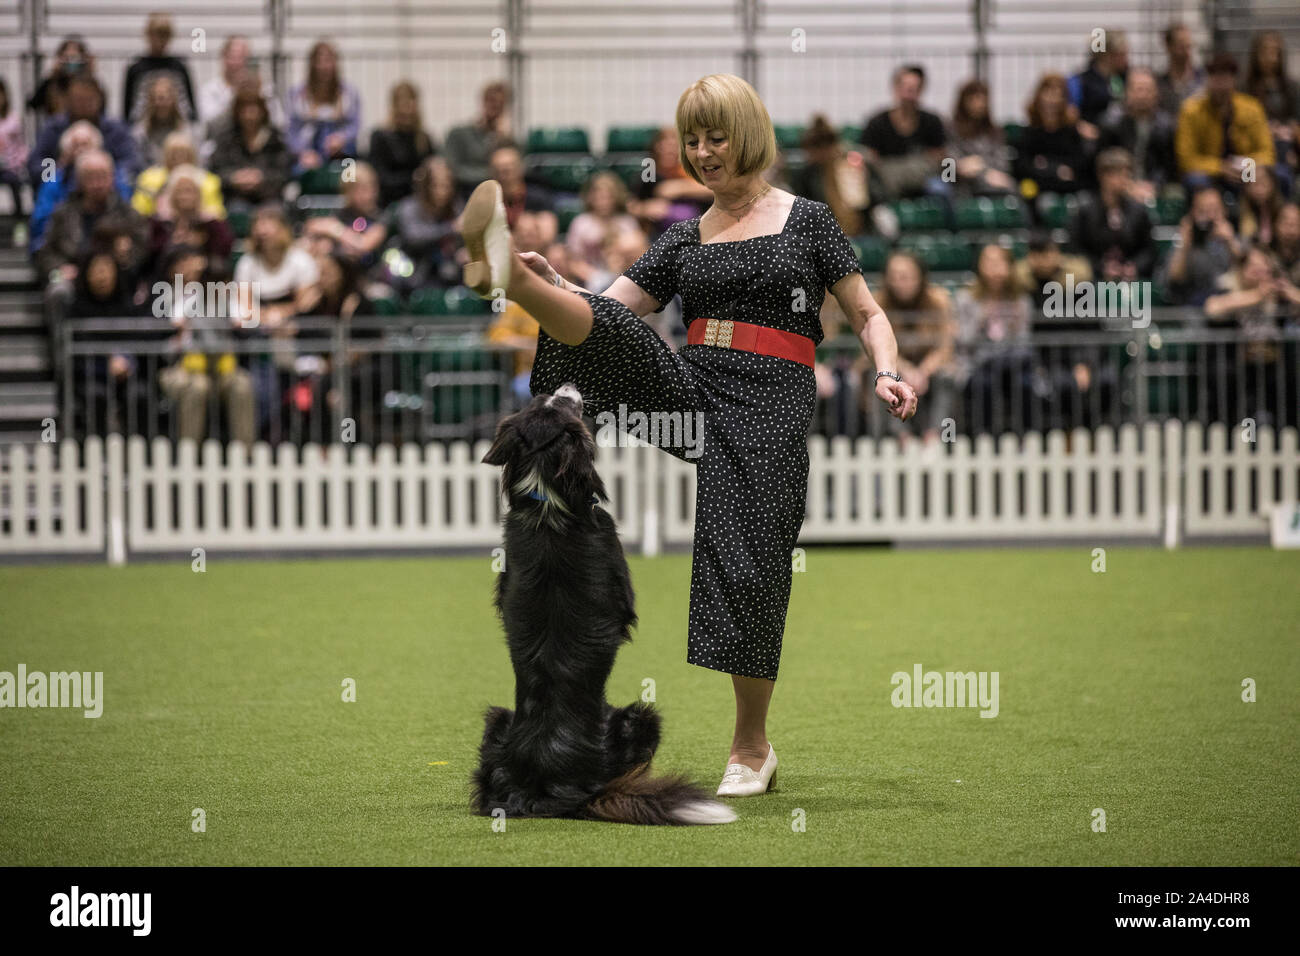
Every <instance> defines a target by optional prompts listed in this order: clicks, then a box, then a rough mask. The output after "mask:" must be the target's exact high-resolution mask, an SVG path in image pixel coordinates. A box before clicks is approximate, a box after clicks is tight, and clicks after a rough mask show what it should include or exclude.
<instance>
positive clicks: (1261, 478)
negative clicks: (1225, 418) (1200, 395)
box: [1183, 422, 1300, 537]
mask: <svg viewBox="0 0 1300 956" xmlns="http://www.w3.org/2000/svg"><path fill="white" fill-rule="evenodd" d="M1248 438H1249V435H1248V433H1246V432H1244V431H1243V430H1242V429H1241V428H1240V427H1238V428H1234V429H1233V430H1232V432H1231V433H1229V431H1228V429H1227V428H1226V427H1225V426H1224V425H1222V424H1217V423H1216V424H1213V425H1211V426H1210V427H1209V428H1204V429H1203V428H1202V426H1201V425H1200V424H1199V423H1196V422H1192V423H1189V424H1187V425H1185V426H1184V433H1183V439H1184V443H1185V447H1184V449H1183V458H1184V462H1185V464H1184V468H1183V501H1184V515H1183V527H1184V529H1185V530H1186V532H1187V534H1189V535H1197V534H1201V535H1215V536H1220V535H1228V536H1237V535H1242V536H1250V537H1256V536H1261V535H1263V536H1267V535H1268V533H1269V524H1270V522H1271V520H1272V517H1273V512H1274V509H1275V508H1276V507H1277V506H1279V505H1294V504H1296V503H1297V502H1300V474H1298V473H1300V455H1298V454H1297V452H1296V430H1295V429H1294V428H1284V429H1283V430H1282V433H1281V435H1280V436H1275V434H1274V432H1273V429H1272V428H1271V427H1267V426H1262V427H1260V428H1259V429H1257V430H1256V433H1255V435H1254V441H1250V440H1248Z"/></svg>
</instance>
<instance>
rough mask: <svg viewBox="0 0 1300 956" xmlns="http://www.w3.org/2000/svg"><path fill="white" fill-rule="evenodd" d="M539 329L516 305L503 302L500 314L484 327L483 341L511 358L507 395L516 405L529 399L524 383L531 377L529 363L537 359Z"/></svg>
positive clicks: (535, 322)
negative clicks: (506, 351) (511, 366)
mask: <svg viewBox="0 0 1300 956" xmlns="http://www.w3.org/2000/svg"><path fill="white" fill-rule="evenodd" d="M540 328H541V326H539V325H538V324H537V320H536V319H534V318H533V317H532V316H531V315H529V314H528V312H527V311H526V310H525V309H524V307H523V306H522V305H520V304H519V303H518V302H510V301H507V303H506V308H505V311H504V312H500V313H498V314H497V316H496V318H494V319H493V320H492V324H491V325H490V326H488V330H487V333H486V336H485V340H486V341H487V342H488V343H489V344H491V345H496V346H500V347H503V348H509V349H510V350H511V351H512V352H513V354H514V373H513V375H512V376H511V379H510V391H511V394H512V395H513V396H514V399H515V402H516V403H517V404H518V405H525V404H527V403H528V401H529V400H530V399H531V398H532V394H531V392H530V390H529V387H528V383H529V380H530V378H531V377H532V374H533V360H534V359H535V358H536V357H537V332H538V330H539V329H540Z"/></svg>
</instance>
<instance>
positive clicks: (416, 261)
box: [383, 156, 465, 296]
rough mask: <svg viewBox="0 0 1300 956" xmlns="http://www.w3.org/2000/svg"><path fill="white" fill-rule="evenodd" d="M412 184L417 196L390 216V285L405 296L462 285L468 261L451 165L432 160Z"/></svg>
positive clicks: (400, 204)
mask: <svg viewBox="0 0 1300 956" xmlns="http://www.w3.org/2000/svg"><path fill="white" fill-rule="evenodd" d="M412 183H413V186H414V191H413V192H412V194H411V195H409V196H407V197H406V198H405V199H403V200H401V201H399V202H398V203H397V204H396V205H395V206H393V207H391V208H390V209H389V210H388V216H387V223H388V233H389V236H390V238H389V249H388V250H386V251H385V253H384V255H383V259H384V263H385V265H386V266H387V273H388V278H387V282H388V284H389V285H390V286H392V287H393V288H394V290H395V291H397V293H398V294H399V295H402V296H406V295H407V294H409V293H410V292H411V291H412V290H414V289H418V288H421V287H423V286H426V285H436V286H443V287H451V286H454V285H459V284H460V275H461V269H462V268H463V266H464V263H463V262H462V259H464V258H465V257H464V243H463V242H461V239H460V229H459V224H460V212H461V207H462V206H463V203H462V202H461V200H460V198H459V197H458V195H457V194H456V178H455V174H454V173H453V172H452V169H451V165H450V164H449V163H448V162H447V161H446V160H445V159H443V158H442V157H439V156H430V157H428V158H427V159H425V161H424V162H423V163H421V164H420V168H419V169H417V170H416V171H415V175H414V177H412Z"/></svg>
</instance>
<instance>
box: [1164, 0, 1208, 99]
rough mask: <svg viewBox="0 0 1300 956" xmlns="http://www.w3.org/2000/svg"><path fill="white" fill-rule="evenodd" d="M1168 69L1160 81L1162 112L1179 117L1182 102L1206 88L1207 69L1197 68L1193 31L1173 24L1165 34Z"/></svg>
mask: <svg viewBox="0 0 1300 956" xmlns="http://www.w3.org/2000/svg"><path fill="white" fill-rule="evenodd" d="M1164 41H1165V55H1166V64H1167V66H1166V69H1165V72H1163V73H1161V74H1160V77H1159V80H1158V81H1157V82H1158V84H1159V87H1160V108H1161V109H1162V110H1164V111H1165V112H1166V113H1168V114H1169V115H1170V116H1171V117H1177V116H1178V114H1179V112H1180V111H1181V110H1182V108H1183V101H1184V100H1185V99H1187V98H1188V97H1189V96H1191V95H1192V94H1193V93H1199V92H1200V90H1201V87H1202V86H1204V85H1205V69H1204V67H1199V66H1197V65H1196V62H1195V60H1194V59H1193V56H1192V53H1193V49H1192V31H1191V30H1189V29H1188V28H1187V27H1186V26H1185V25H1184V24H1182V23H1173V24H1170V25H1169V27H1168V29H1166V30H1165V33H1164Z"/></svg>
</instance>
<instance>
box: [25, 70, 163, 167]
mask: <svg viewBox="0 0 1300 956" xmlns="http://www.w3.org/2000/svg"><path fill="white" fill-rule="evenodd" d="M64 100H65V103H66V107H67V108H66V109H65V111H64V112H63V113H60V114H59V115H58V116H55V117H54V118H53V119H51V120H50V121H49V122H48V123H46V124H45V125H44V126H43V127H41V132H40V134H39V135H38V136H37V137H36V148H35V149H33V150H32V151H31V153H30V155H29V156H28V158H27V175H28V177H29V178H30V179H31V181H32V182H34V183H43V182H45V179H46V177H45V176H43V175H42V173H43V172H44V165H45V160H47V159H49V160H55V161H57V159H58V149H59V139H60V137H62V136H63V134H64V132H65V131H66V130H67V128H68V127H69V126H71V125H72V124H73V123H76V122H80V121H81V120H85V121H86V122H88V123H90V124H91V125H92V126H94V127H95V128H96V129H98V130H99V133H100V136H101V137H102V139H103V149H104V150H105V151H106V152H107V153H108V154H109V155H110V156H112V157H113V164H114V165H115V166H116V167H118V168H119V169H121V170H122V175H123V176H124V177H125V178H126V180H127V181H128V182H130V181H131V180H133V179H135V177H136V175H137V174H138V173H139V172H140V169H141V166H140V154H139V151H138V150H137V149H136V147H135V138H134V137H133V136H132V135H131V131H130V130H129V129H127V127H126V126H124V125H123V124H122V123H120V122H118V121H117V120H115V119H112V118H111V117H109V116H106V115H105V114H104V91H103V90H102V89H100V87H99V84H98V83H97V82H95V79H94V77H92V76H89V75H87V74H85V73H81V74H77V75H76V76H73V77H71V78H70V79H69V80H68V91H67V96H66V97H65V98H64ZM50 165H51V166H53V165H54V163H51V164H50Z"/></svg>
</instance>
